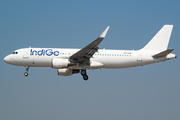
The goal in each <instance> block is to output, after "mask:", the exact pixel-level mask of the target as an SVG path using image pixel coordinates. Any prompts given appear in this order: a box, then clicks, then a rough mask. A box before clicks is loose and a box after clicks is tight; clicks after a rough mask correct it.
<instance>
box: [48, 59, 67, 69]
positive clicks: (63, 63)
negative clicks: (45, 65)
mask: <svg viewBox="0 0 180 120" xmlns="http://www.w3.org/2000/svg"><path fill="white" fill-rule="evenodd" d="M51 64H52V68H55V69H61V68H67V67H68V64H70V62H69V60H68V59H62V58H53V59H52V63H51Z"/></svg>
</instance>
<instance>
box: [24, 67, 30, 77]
mask: <svg viewBox="0 0 180 120" xmlns="http://www.w3.org/2000/svg"><path fill="white" fill-rule="evenodd" d="M28 70H29V66H26V72H25V73H24V76H26V77H27V76H28Z"/></svg>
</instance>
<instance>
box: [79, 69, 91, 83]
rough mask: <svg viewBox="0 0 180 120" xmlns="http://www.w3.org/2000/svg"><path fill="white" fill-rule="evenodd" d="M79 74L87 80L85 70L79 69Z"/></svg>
mask: <svg viewBox="0 0 180 120" xmlns="http://www.w3.org/2000/svg"><path fill="white" fill-rule="evenodd" d="M81 75H82V76H83V79H84V80H85V81H86V80H88V78H89V77H88V76H87V74H86V70H81Z"/></svg>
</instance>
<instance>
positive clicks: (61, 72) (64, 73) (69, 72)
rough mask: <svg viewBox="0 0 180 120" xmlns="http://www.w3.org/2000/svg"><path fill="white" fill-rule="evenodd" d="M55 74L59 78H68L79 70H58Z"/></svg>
mask: <svg viewBox="0 0 180 120" xmlns="http://www.w3.org/2000/svg"><path fill="white" fill-rule="evenodd" d="M57 72H58V75H59V76H70V75H72V74H75V73H79V70H76V69H67V68H63V69H58V70H57Z"/></svg>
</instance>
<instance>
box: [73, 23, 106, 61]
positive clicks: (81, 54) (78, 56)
mask: <svg viewBox="0 0 180 120" xmlns="http://www.w3.org/2000/svg"><path fill="white" fill-rule="evenodd" d="M108 29H109V26H108V27H107V28H106V29H105V30H104V31H103V32H102V34H101V35H100V36H99V37H98V38H97V39H96V40H94V41H93V42H91V43H90V44H89V45H87V46H86V47H84V48H82V49H81V50H79V51H78V52H76V53H75V54H73V55H72V56H71V57H70V58H69V59H70V60H72V61H76V62H78V63H86V64H89V63H90V62H89V59H90V58H91V57H92V56H93V55H94V53H95V52H97V51H98V49H99V47H98V45H99V44H100V43H101V42H102V40H103V39H104V38H105V36H106V34H107V32H108Z"/></svg>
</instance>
